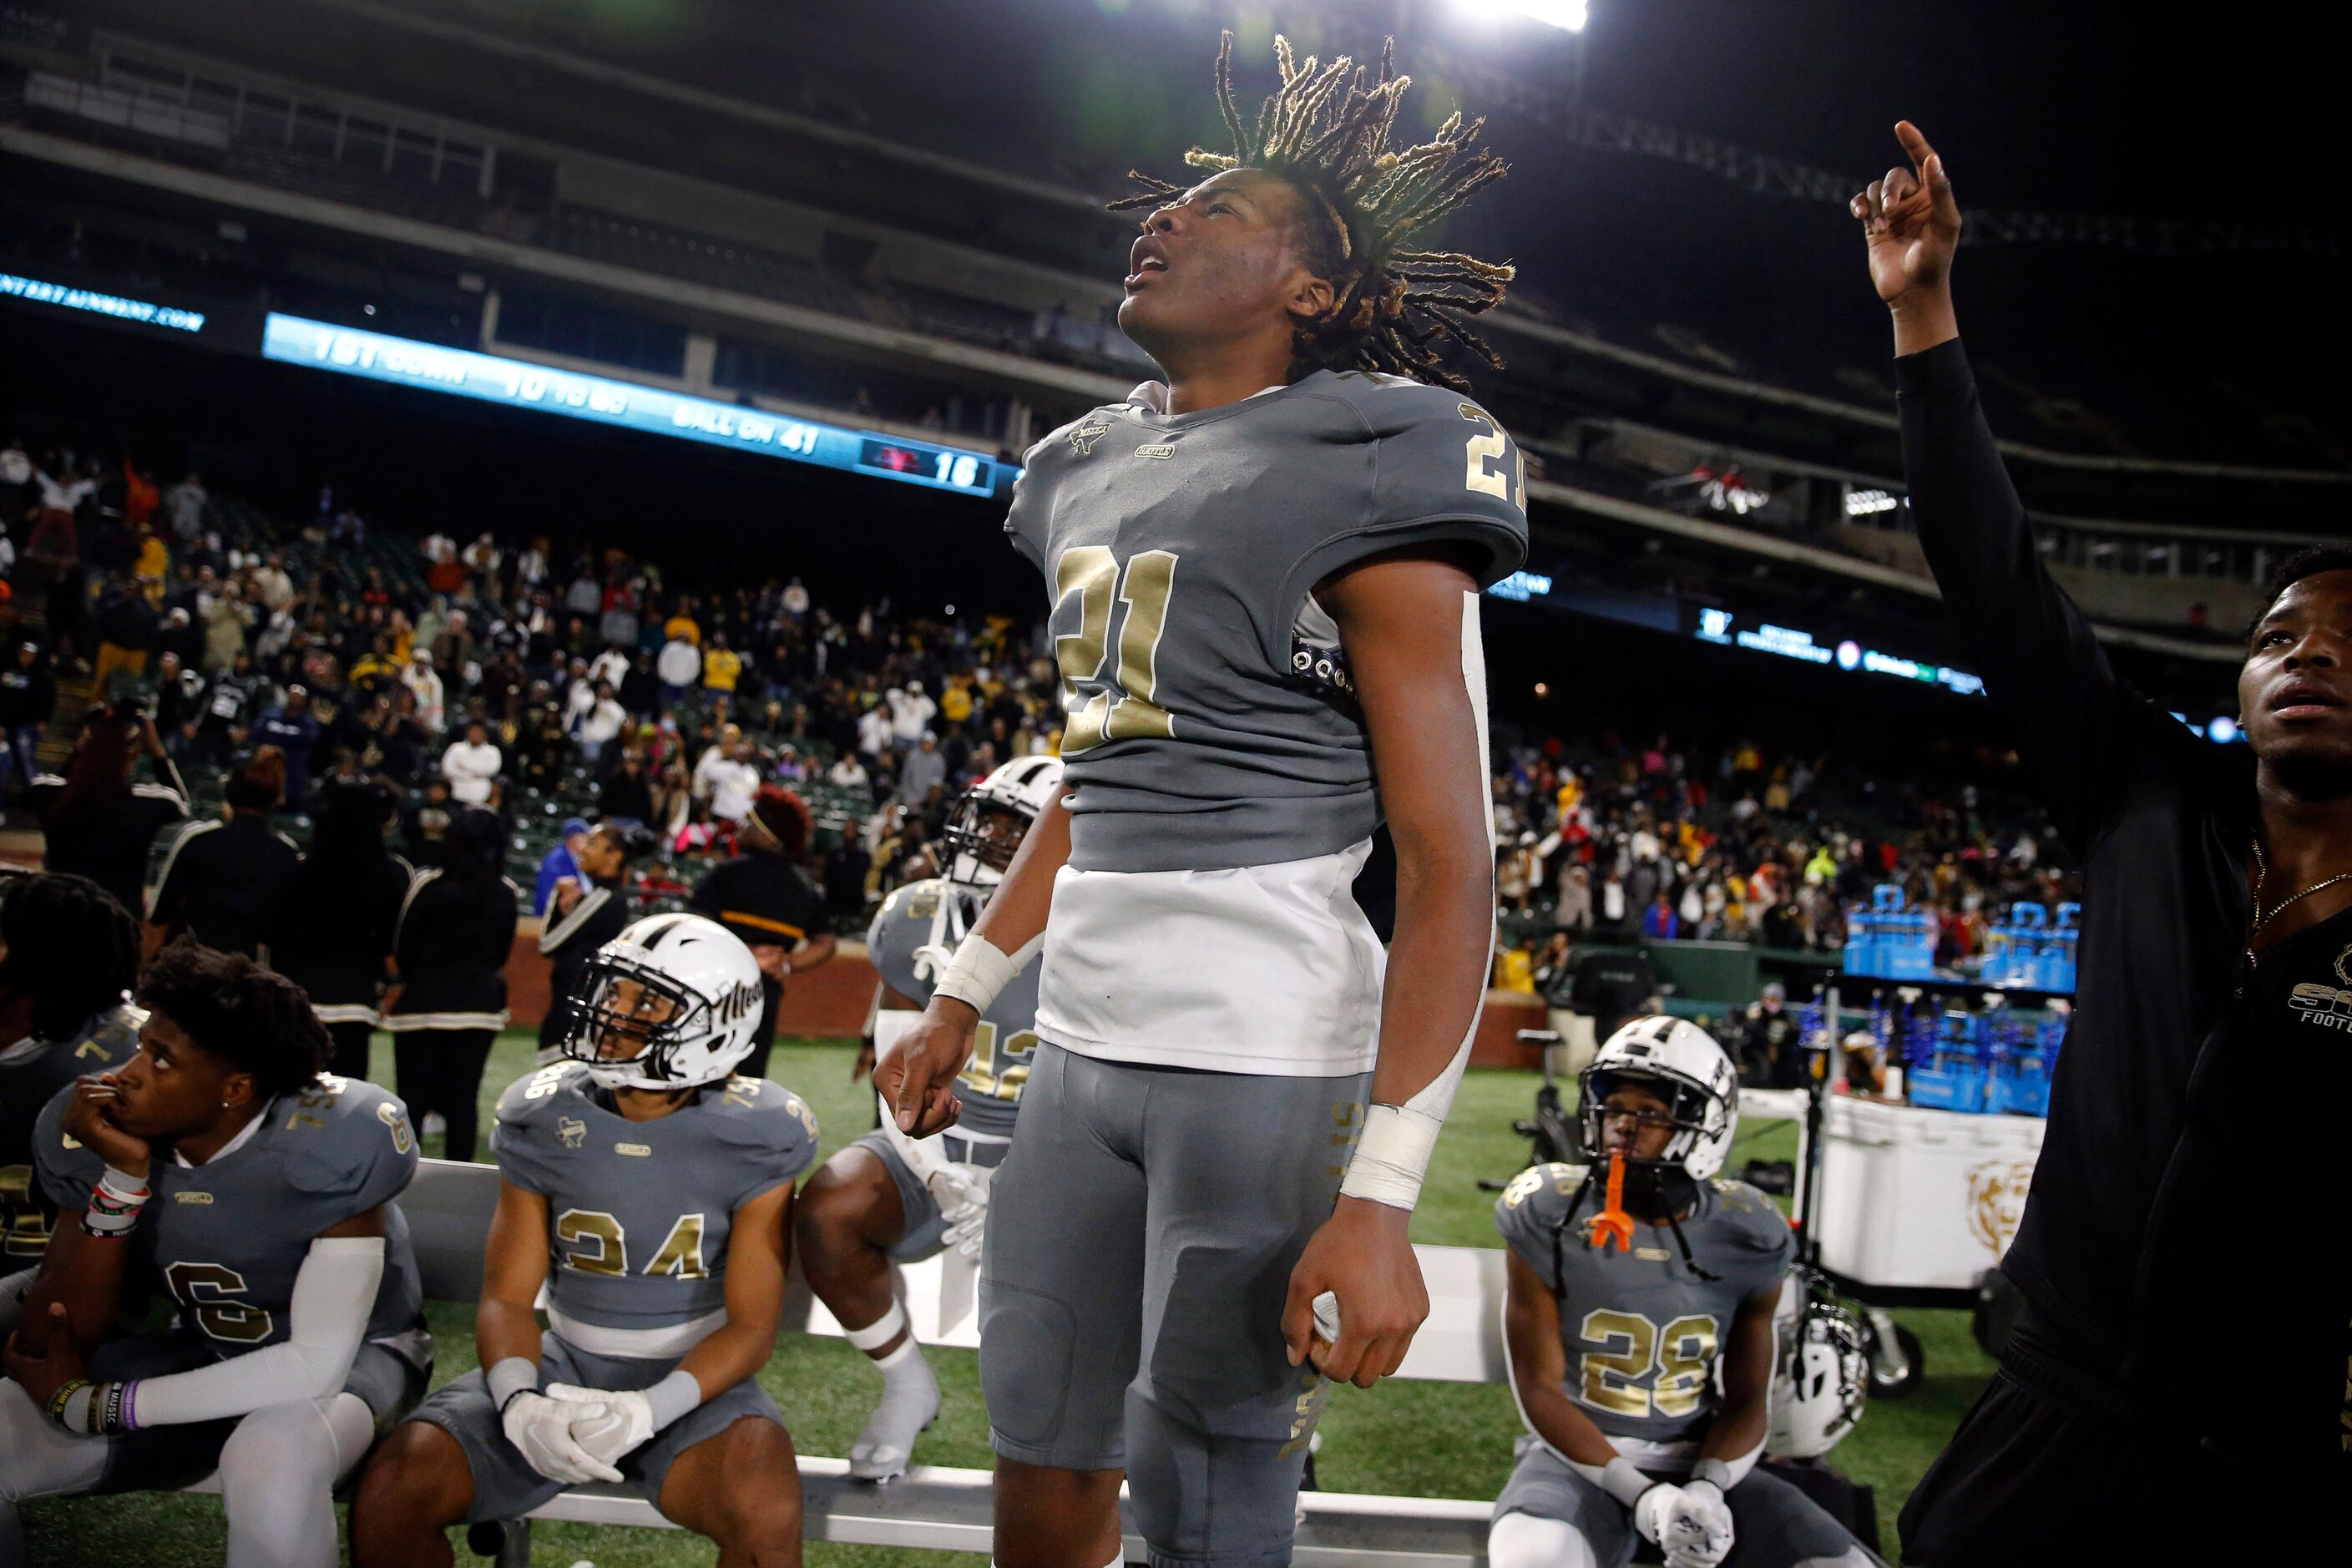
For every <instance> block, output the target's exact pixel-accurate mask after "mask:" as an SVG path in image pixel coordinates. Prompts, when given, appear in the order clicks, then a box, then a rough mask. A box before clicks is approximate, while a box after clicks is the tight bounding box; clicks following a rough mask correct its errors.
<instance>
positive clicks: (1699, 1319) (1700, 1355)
mask: <svg viewBox="0 0 2352 1568" xmlns="http://www.w3.org/2000/svg"><path fill="white" fill-rule="evenodd" d="M1715 1351H1716V1342H1715V1320H1714V1319H1713V1318H1710V1317H1705V1316H1702V1315H1700V1314H1698V1313H1693V1314H1692V1315H1691V1316H1689V1317H1687V1318H1676V1319H1675V1321H1673V1322H1671V1323H1668V1324H1667V1325H1666V1326H1665V1327H1664V1328H1663V1329H1661V1330H1659V1331H1658V1378H1657V1382H1656V1384H1655V1385H1654V1390H1653V1392H1652V1393H1651V1394H1650V1403H1651V1404H1652V1405H1655V1406H1657V1411H1658V1414H1659V1415H1689V1414H1691V1412H1693V1411H1695V1410H1696V1409H1697V1408H1698V1402H1699V1401H1700V1399H1702V1398H1704V1397H1705V1396H1706V1385H1707V1383H1708V1381H1709V1380H1710V1379H1711V1378H1713V1377H1714V1375H1715Z"/></svg>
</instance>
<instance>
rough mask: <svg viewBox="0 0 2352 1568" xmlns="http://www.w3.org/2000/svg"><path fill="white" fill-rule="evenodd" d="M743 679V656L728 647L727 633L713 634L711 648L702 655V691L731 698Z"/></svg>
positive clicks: (711, 635)
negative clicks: (721, 693) (718, 693)
mask: <svg viewBox="0 0 2352 1568" xmlns="http://www.w3.org/2000/svg"><path fill="white" fill-rule="evenodd" d="M673 624H675V623H673ZM742 677H743V656H742V655H741V654H739V653H737V652H736V651H735V650H734V649H733V648H731V647H728V646H727V634H726V633H725V632H713V633H711V634H710V647H708V648H707V649H705V650H704V651H703V655H702V689H704V690H705V691H717V692H723V693H725V694H726V695H728V696H730V697H731V696H733V695H734V693H735V684H736V682H737V681H739V680H740V679H742Z"/></svg>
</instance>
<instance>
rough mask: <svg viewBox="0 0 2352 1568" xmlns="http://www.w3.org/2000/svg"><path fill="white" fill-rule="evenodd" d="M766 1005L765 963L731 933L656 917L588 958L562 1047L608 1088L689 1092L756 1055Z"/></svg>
mask: <svg viewBox="0 0 2352 1568" xmlns="http://www.w3.org/2000/svg"><path fill="white" fill-rule="evenodd" d="M765 1002H766V994H765V992H764V989H763V987H762V985H761V976H760V967H759V964H758V963H757V962H756V961H755V960H753V958H752V957H751V949H749V948H747V947H745V946H744V945H743V943H742V942H741V941H740V940H739V939H738V938H737V937H736V936H735V935H734V934H733V933H732V932H730V931H728V930H727V929H726V928H725V927H723V926H721V925H719V924H718V923H717V922H716V921H708V920H704V919H703V918H702V917H700V916H698V915H683V914H667V915H653V916H649V917H648V918H646V919H645V920H642V921H637V922H636V923H635V924H634V925H632V926H630V927H629V928H628V929H627V930H626V931H623V932H622V933H621V934H620V935H619V936H617V937H614V939H613V940H612V941H611V942H606V943H605V944H604V947H602V948H601V949H599V950H598V951H597V952H596V954H595V956H594V957H593V958H591V959H590V960H589V961H588V968H587V973H586V974H585V976H584V977H583V987H582V990H581V992H580V994H576V995H572V996H567V997H565V998H563V999H562V1004H561V1005H562V1008H563V1020H564V1022H563V1034H562V1041H561V1044H560V1045H559V1047H558V1048H559V1049H560V1050H561V1051H562V1054H563V1055H564V1056H566V1057H569V1058H572V1060H574V1061H578V1062H584V1063H586V1064H587V1067H588V1076H589V1077H590V1078H591V1079H593V1080H594V1081H595V1082H596V1084H597V1085H598V1086H599V1087H601V1088H604V1089H656V1090H666V1089H692V1088H695V1087H698V1086H699V1085H701V1084H706V1083H714V1082H717V1081H719V1080H720V1079H725V1078H727V1077H728V1076H730V1074H731V1073H732V1072H733V1071H734V1069H735V1068H736V1067H737V1065H738V1064H740V1062H741V1061H742V1060H743V1058H745V1057H747V1056H749V1055H751V1047H752V1046H753V1044H754V1043H755V1042H754V1037H755V1035H756V1034H757V1032H758V1029H759V1023H760V1016H761V1010H762V1008H763V1006H764V1005H765Z"/></svg>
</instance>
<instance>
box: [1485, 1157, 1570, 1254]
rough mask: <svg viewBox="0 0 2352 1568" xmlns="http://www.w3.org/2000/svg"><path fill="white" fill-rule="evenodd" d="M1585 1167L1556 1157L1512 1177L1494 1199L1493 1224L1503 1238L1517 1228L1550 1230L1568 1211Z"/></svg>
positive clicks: (1531, 1166)
mask: <svg viewBox="0 0 2352 1568" xmlns="http://www.w3.org/2000/svg"><path fill="white" fill-rule="evenodd" d="M1585 1169H1586V1167H1584V1166H1582V1165H1571V1164H1569V1163H1566V1162H1564V1161H1559V1160H1555V1161H1552V1162H1550V1163H1546V1164H1541V1165H1530V1166H1528V1168H1527V1169H1526V1170H1524V1171H1521V1172H1520V1173H1518V1174H1517V1175H1516V1176H1513V1177H1512V1178H1511V1180H1510V1184H1508V1185H1507V1186H1506V1187H1504V1189H1503V1195H1502V1196H1501V1197H1499V1198H1497V1199H1496V1200H1495V1224H1496V1226H1497V1227H1498V1228H1499V1229H1501V1231H1502V1232H1503V1234H1504V1235H1505V1236H1506V1237H1508V1236H1510V1235H1512V1234H1513V1233H1514V1232H1516V1231H1518V1230H1522V1229H1525V1230H1528V1231H1539V1230H1549V1229H1550V1228H1551V1227H1552V1226H1555V1225H1558V1224H1559V1221H1560V1219H1561V1217H1562V1216H1563V1215H1566V1214H1567V1213H1568V1205H1569V1203H1570V1200H1571V1199H1573V1198H1574V1197H1575V1196H1576V1193H1577V1189H1578V1188H1580V1187H1581V1186H1582V1185H1584V1173H1585Z"/></svg>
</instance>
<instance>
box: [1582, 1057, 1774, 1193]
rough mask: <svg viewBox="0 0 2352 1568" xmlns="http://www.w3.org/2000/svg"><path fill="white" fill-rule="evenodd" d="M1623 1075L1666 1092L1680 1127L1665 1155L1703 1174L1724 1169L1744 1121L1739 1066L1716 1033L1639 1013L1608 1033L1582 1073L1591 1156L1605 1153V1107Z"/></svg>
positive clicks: (1667, 1161)
mask: <svg viewBox="0 0 2352 1568" xmlns="http://www.w3.org/2000/svg"><path fill="white" fill-rule="evenodd" d="M1621 1080H1632V1081H1635V1082H1640V1083H1642V1084H1644V1085H1645V1086H1647V1087H1649V1088H1652V1089H1657V1090H1658V1091H1659V1092H1660V1093H1661V1094H1663V1095H1664V1098H1665V1100H1666V1104H1667V1107H1668V1111H1667V1114H1668V1115H1670V1116H1671V1117H1672V1118H1673V1119H1674V1124H1675V1135H1674V1137H1673V1138H1672V1139H1670V1140H1668V1142H1667V1143H1666V1147H1665V1152H1664V1153H1663V1154H1661V1155H1660V1156H1659V1157H1658V1161H1657V1163H1659V1164H1661V1165H1679V1166H1681V1167H1682V1169H1683V1170H1684V1172H1685V1173H1687V1174H1688V1175H1689V1176H1690V1178H1691V1179H1692V1180H1693V1181H1697V1182H1704V1181H1706V1179H1707V1178H1708V1177H1709V1176H1712V1175H1714V1174H1715V1173H1717V1171H1720V1170H1721V1169H1723V1158H1724V1155H1725V1154H1726V1153H1727V1152H1729V1151H1730V1148H1731V1135H1732V1133H1733V1132H1734V1131H1737V1130H1738V1126H1739V1074H1738V1070H1737V1069H1736V1068H1733V1067H1732V1065H1731V1058H1730V1057H1728V1056H1727V1055H1725V1054H1724V1049H1723V1047H1721V1046H1719V1045H1717V1043H1716V1040H1715V1037H1714V1036H1712V1035H1710V1034H1708V1033H1707V1032H1706V1030H1705V1029H1702V1028H1700V1027H1699V1026H1697V1025H1696V1024H1692V1023H1687V1022H1685V1021H1684V1020H1683V1019H1680V1018H1670V1017H1666V1016H1662V1015H1660V1016H1651V1017H1646V1018H1636V1019H1634V1020H1633V1022H1632V1023H1630V1024H1628V1025H1626V1026H1624V1027H1623V1028H1622V1029H1620V1030H1618V1031H1617V1032H1616V1033H1615V1034H1613V1035H1612V1036H1610V1037H1609V1038H1608V1039H1607V1040H1606V1041H1604V1042H1603V1043H1602V1045H1601V1048H1600V1050H1598V1051H1596V1052H1594V1053H1593V1057H1592V1060H1591V1064H1590V1065H1588V1066H1587V1067H1586V1068H1585V1069H1584V1071H1583V1073H1582V1074H1580V1076H1579V1079H1578V1088H1579V1089H1580V1096H1581V1098H1580V1102H1579V1104H1578V1107H1577V1121H1578V1123H1579V1126H1580V1130H1581V1131H1582V1135H1583V1139H1584V1152H1585V1156H1586V1158H1588V1159H1591V1160H1595V1161H1598V1160H1600V1159H1601V1158H1602V1157H1603V1156H1602V1152H1601V1104H1602V1102H1603V1101H1605V1100H1607V1099H1608V1098H1609V1094H1610V1091H1611V1090H1612V1089H1614V1088H1615V1087H1616V1086H1617V1084H1618V1083H1619V1082H1620V1081H1621Z"/></svg>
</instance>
